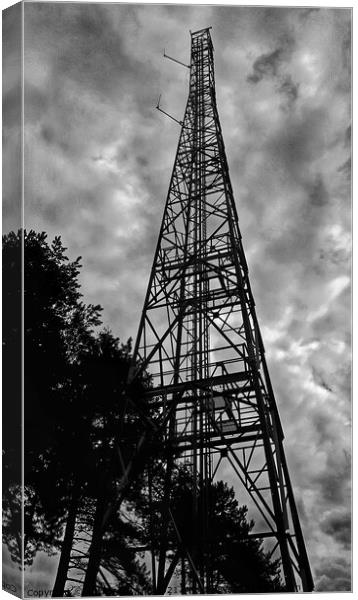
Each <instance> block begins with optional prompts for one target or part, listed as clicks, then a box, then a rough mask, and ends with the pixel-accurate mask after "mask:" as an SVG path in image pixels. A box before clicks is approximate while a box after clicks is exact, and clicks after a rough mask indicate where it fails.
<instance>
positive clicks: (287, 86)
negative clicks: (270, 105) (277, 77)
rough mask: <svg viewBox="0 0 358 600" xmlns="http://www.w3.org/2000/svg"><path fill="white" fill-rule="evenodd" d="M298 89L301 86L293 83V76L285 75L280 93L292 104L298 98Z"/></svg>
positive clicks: (280, 86)
mask: <svg viewBox="0 0 358 600" xmlns="http://www.w3.org/2000/svg"><path fill="white" fill-rule="evenodd" d="M298 88H299V85H298V84H296V83H294V82H293V81H292V77H291V75H285V76H284V77H283V78H282V80H281V82H280V84H279V86H278V91H279V93H280V94H283V95H284V96H286V98H287V100H288V101H289V103H290V104H292V103H293V102H295V101H296V100H297V98H298Z"/></svg>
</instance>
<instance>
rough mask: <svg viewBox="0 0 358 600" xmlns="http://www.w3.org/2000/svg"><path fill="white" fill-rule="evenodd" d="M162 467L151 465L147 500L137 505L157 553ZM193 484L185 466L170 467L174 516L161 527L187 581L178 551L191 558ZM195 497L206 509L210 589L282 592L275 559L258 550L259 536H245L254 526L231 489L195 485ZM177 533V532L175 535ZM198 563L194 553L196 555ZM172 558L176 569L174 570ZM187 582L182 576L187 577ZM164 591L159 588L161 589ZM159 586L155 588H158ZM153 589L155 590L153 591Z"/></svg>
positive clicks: (221, 484) (194, 532)
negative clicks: (149, 499)
mask: <svg viewBox="0 0 358 600" xmlns="http://www.w3.org/2000/svg"><path fill="white" fill-rule="evenodd" d="M163 481H164V471H163V469H162V470H161V471H160V470H159V469H158V468H157V473H156V475H155V476H154V482H153V486H154V492H153V503H152V504H151V505H149V504H145V503H143V504H141V505H140V506H141V510H142V518H143V522H144V523H145V528H146V532H147V535H148V538H147V540H148V543H149V540H150V539H152V540H153V544H152V546H153V548H154V552H155V555H156V557H158V553H159V549H160V542H161V535H162V533H163V532H162V527H161V520H162V513H161V510H159V509H158V507H161V504H160V499H161V498H162V494H163ZM194 489H195V484H194V481H193V477H192V474H191V470H190V466H188V465H187V464H185V463H184V464H183V465H181V466H180V467H179V468H176V469H174V470H173V474H172V482H171V492H170V510H171V514H172V516H173V519H174V521H175V526H174V523H173V521H171V522H170V523H169V526H168V528H167V530H166V532H165V533H166V541H165V545H166V548H167V550H168V551H169V553H170V554H171V556H172V557H173V556H174V555H175V554H176V552H177V551H179V552H180V554H181V557H182V560H184V561H185V564H186V570H187V572H188V574H189V580H190V581H191V583H192V581H193V577H192V575H191V569H190V566H189V564H188V561H187V557H186V556H185V555H184V554H183V553H182V550H181V544H183V545H184V546H185V548H186V549H187V550H188V551H189V554H190V555H191V556H192V557H193V556H194V555H195V552H196V544H197V541H198V535H200V533H198V531H199V532H200V526H199V529H198V523H196V522H195V516H194V511H193V504H194V492H193V490H194ZM196 496H197V498H196V502H197V504H198V506H199V507H200V506H201V508H202V511H201V513H203V511H204V510H206V511H207V515H208V519H207V531H206V534H205V535H206V553H207V559H208V563H209V564H210V569H211V572H212V589H211V590H210V591H211V593H251V592H256V593H259V592H279V591H284V588H283V584H282V582H281V577H280V562H279V561H278V560H271V558H270V555H269V553H268V552H265V551H264V549H263V543H262V540H260V539H256V538H254V537H252V536H250V535H249V534H250V532H251V531H252V528H253V526H254V522H253V521H252V520H248V518H247V512H248V509H247V507H246V506H239V503H238V501H237V499H236V498H235V491H234V489H233V488H232V487H229V486H228V485H227V484H226V483H224V482H223V481H217V482H215V483H211V484H208V485H207V486H205V485H204V486H203V489H201V490H200V488H199V487H197V492H196ZM178 534H179V537H178ZM199 562H200V557H199ZM180 564H182V563H180V562H178V566H177V567H176V571H177V572H178V574H179V575H180V572H181V566H180ZM187 583H188V581H187ZM164 591H165V590H164ZM164 591H163V590H160V593H164ZM158 593H159V591H158Z"/></svg>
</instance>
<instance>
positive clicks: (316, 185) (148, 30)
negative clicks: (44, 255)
mask: <svg viewBox="0 0 358 600" xmlns="http://www.w3.org/2000/svg"><path fill="white" fill-rule="evenodd" d="M210 25H211V26H212V27H213V29H212V39H213V43H214V48H215V67H216V86H217V101H218V109H219V115H220V119H221V125H222V129H223V134H224V139H225V145H226V151H227V156H228V162H229V167H230V173H231V178H232V184H233V188H234V194H235V198H236V204H237V208H238V213H239V218H240V226H241V231H242V235H243V241H244V247H245V251H246V255H247V260H248V264H249V268H250V275H251V284H252V288H253V293H254V296H255V300H256V304H257V314H258V317H259V321H260V324H261V328H262V334H263V338H264V343H265V346H266V352H267V358H268V364H269V369H270V372H271V378H272V381H273V385H274V389H275V391H276V397H277V401H278V405H279V411H280V414H281V417H282V422H283V427H284V431H285V437H286V453H287V459H288V464H289V468H290V473H291V477H292V480H293V484H294V489H295V493H296V499H297V503H298V507H299V511H300V516H301V522H302V527H303V530H304V534H305V538H306V542H307V548H308V553H309V556H310V560H311V564H312V569H313V574H314V579H315V584H316V590H322V591H323V590H326V591H329V590H339V591H342V590H348V589H350V410H351V409H350V360H351V355H350V331H351V324H350V312H349V311H350V266H351V265H350V244H351V238H350V225H351V223H350V221H351V214H350V11H349V10H345V9H312V8H254V7H246V8H240V7H232V6H231V7H224V6H219V7H215V6H210V5H209V6H174V5H169V6H165V5H152V6H151V5H118V4H106V5H105V4H79V3H64V4H62V3H54V2H53V3H52V2H50V3H35V4H31V3H26V4H25V142H26V155H25V198H26V209H25V222H26V227H27V228H28V229H29V228H35V229H36V230H44V231H46V232H47V233H48V235H49V237H50V238H52V237H53V236H55V235H59V234H60V235H61V236H62V239H63V241H64V243H65V245H66V246H67V247H68V254H69V256H70V257H71V258H75V257H77V256H78V255H81V256H82V257H83V269H82V275H81V282H82V288H83V292H84V296H85V300H86V301H88V302H93V303H96V304H97V303H100V304H102V306H103V307H104V314H103V317H104V323H105V325H107V326H109V327H110V328H111V329H112V330H113V332H114V333H115V334H116V335H118V336H119V337H120V338H121V339H122V340H123V341H124V340H125V339H127V338H128V337H129V336H135V334H136V329H137V324H138V319H139V315H140V311H141V308H142V303H143V299H144V293H145V289H146V285H147V281H148V276H149V269H150V266H151V261H152V258H153V253H154V248H155V243H156V238H157V235H158V231H159V225H160V219H161V214H162V211H163V207H164V201H165V197H166V192H167V188H168V184H169V178H170V174H171V169H172V166H173V161H174V155H175V150H176V144H177V140H178V135H179V127H178V126H177V125H176V124H175V123H173V122H172V121H170V120H169V119H167V118H166V117H165V116H164V115H162V114H160V113H159V112H158V111H156V110H155V105H156V102H157V99H158V96H159V94H160V93H161V94H162V107H163V109H165V110H167V111H168V112H170V114H172V115H173V116H175V117H176V118H178V119H181V118H182V117H183V112H184V107H185V101H186V96H187V91H188V79H189V72H188V70H187V69H184V68H183V67H180V66H179V65H175V64H174V63H173V62H171V61H168V60H166V59H164V58H163V57H162V54H163V49H164V48H165V49H166V51H167V53H168V54H170V55H171V56H174V57H176V58H178V59H179V60H182V61H184V62H188V61H189V53H190V35H189V30H192V31H195V30H196V29H201V28H203V27H207V26H210ZM8 94H9V95H10V94H11V86H10V89H9V90H8ZM6 127H7V129H6V131H7V134H8V135H7V137H6V140H8V143H9V145H10V144H11V143H12V142H11V140H12V137H11V128H12V127H13V124H12V123H11V120H9V123H8V124H7V125H6ZM5 192H7V194H8V197H10V196H11V194H12V193H13V188H11V181H10V182H9V184H8V190H5Z"/></svg>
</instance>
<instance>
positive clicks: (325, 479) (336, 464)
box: [317, 436, 351, 506]
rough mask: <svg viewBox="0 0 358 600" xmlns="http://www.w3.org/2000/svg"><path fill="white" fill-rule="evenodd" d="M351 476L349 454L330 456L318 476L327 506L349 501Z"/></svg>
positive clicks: (322, 495)
mask: <svg viewBox="0 0 358 600" xmlns="http://www.w3.org/2000/svg"><path fill="white" fill-rule="evenodd" d="M331 439H332V436H331ZM350 478H351V470H350V462H349V460H348V458H347V454H344V453H342V454H341V455H340V456H337V457H333V456H329V457H328V459H327V464H326V468H325V470H324V472H323V473H321V474H320V475H318V477H317V483H318V484H319V486H320V492H321V497H322V498H324V499H325V502H326V503H327V506H334V505H338V504H342V503H346V502H347V499H349V497H350Z"/></svg>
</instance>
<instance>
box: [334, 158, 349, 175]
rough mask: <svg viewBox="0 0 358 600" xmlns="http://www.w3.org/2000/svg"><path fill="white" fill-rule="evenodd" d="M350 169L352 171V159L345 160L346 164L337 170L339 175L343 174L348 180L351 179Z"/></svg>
mask: <svg viewBox="0 0 358 600" xmlns="http://www.w3.org/2000/svg"><path fill="white" fill-rule="evenodd" d="M351 169H352V159H351V157H349V158H347V160H346V162H344V163H343V164H342V165H340V166H339V167H338V169H337V171H338V172H339V173H344V175H346V176H347V178H348V179H350V177H351Z"/></svg>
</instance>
